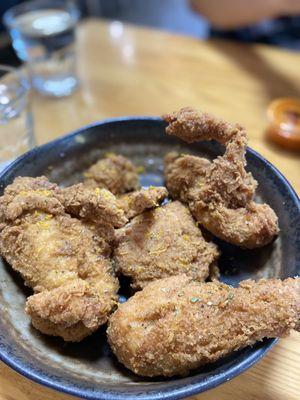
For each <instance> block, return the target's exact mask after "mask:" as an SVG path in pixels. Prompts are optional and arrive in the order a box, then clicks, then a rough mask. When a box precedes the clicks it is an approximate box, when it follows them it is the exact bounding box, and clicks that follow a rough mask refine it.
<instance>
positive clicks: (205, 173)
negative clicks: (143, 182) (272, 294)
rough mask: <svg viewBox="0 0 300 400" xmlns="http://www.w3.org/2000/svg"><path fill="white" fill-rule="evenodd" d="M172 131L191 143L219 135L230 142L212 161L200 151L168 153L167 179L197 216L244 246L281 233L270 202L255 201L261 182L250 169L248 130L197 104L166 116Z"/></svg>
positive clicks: (261, 243)
mask: <svg viewBox="0 0 300 400" xmlns="http://www.w3.org/2000/svg"><path fill="white" fill-rule="evenodd" d="M164 118H165V120H166V121H167V122H168V124H169V125H168V126H167V128H166V132H167V134H169V135H174V136H178V137H179V138H181V139H183V140H185V141H187V142H189V143H191V142H194V141H199V140H212V139H214V140H216V141H218V142H219V143H221V144H222V145H224V146H225V153H224V155H223V156H220V157H217V158H216V159H215V160H213V161H212V162H207V161H204V159H202V158H197V157H195V156H180V157H174V156H172V155H171V156H170V155H169V156H168V157H167V158H166V169H165V173H166V182H167V188H168V190H169V191H170V194H171V195H172V196H174V198H180V199H181V200H183V201H185V202H187V203H188V205H189V207H190V209H191V211H192V214H193V215H194V217H195V218H196V219H197V221H199V223H200V224H202V225H203V226H204V227H205V228H206V229H207V230H209V231H210V232H212V233H213V234H214V235H215V236H217V237H219V238H221V239H223V240H225V241H227V242H229V243H232V244H235V245H238V246H241V247H244V248H249V249H251V248H256V247H261V246H264V245H266V244H267V243H269V242H271V241H272V240H273V238H274V237H275V236H276V235H277V234H278V231H279V228H278V219H277V216H276V214H275V212H274V211H273V210H272V208H271V207H270V206H268V205H267V204H258V203H255V202H254V201H253V195H254V193H255V189H256V186H257V182H256V181H255V180H254V178H253V177H252V175H251V173H248V172H246V170H245V166H246V159H245V151H246V145H247V134H246V131H245V129H244V128H242V127H241V126H240V125H238V124H229V123H227V122H224V121H222V120H220V119H217V118H216V117H214V116H211V115H209V114H205V113H200V112H198V111H195V110H193V109H191V108H183V109H181V110H180V111H179V112H175V113H173V114H171V115H167V116H165V117H164Z"/></svg>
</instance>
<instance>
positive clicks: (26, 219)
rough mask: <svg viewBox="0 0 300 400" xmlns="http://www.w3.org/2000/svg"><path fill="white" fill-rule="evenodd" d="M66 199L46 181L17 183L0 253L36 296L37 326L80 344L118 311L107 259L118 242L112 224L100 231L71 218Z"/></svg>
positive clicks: (31, 308)
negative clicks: (64, 200)
mask: <svg viewBox="0 0 300 400" xmlns="http://www.w3.org/2000/svg"><path fill="white" fill-rule="evenodd" d="M63 193H64V190H63V189H60V188H59V187H58V186H57V185H55V184H52V183H50V182H49V181H48V180H47V178H45V177H40V178H26V177H25V178H16V180H15V181H14V183H13V184H12V185H9V186H8V187H7V188H6V189H5V192H4V195H3V196H2V197H1V198H0V253H1V255H2V256H3V257H4V258H5V259H6V261H7V262H8V263H9V264H11V266H12V268H13V269H14V270H16V271H18V272H19V273H20V274H21V275H22V277H23V278H24V280H25V284H26V285H27V286H30V287H31V288H32V289H33V291H34V294H33V295H32V296H30V297H29V298H28V299H27V303H26V312H27V313H28V314H29V315H30V317H31V319H32V324H33V326H35V327H36V328H37V329H39V330H40V331H41V332H43V333H46V334H48V335H55V336H61V337H62V338H63V339H64V340H66V341H74V342H76V341H80V340H82V339H83V338H84V337H86V336H87V335H89V334H91V333H92V332H94V331H95V330H96V329H97V328H98V327H99V326H100V325H102V324H104V323H105V322H106V321H107V318H108V315H109V314H110V313H111V312H112V311H113V309H114V307H115V305H116V301H117V294H116V293H117V291H118V280H117V279H116V277H115V276H114V274H113V271H112V265H111V261H110V260H109V259H108V256H109V255H110V252H111V242H113V241H114V239H115V238H114V229H113V227H112V225H108V223H107V220H105V221H104V223H103V224H101V223H100V219H98V223H99V226H98V224H97V225H94V224H92V223H91V222H89V221H84V220H83V219H82V220H79V219H77V218H72V217H71V216H70V215H68V214H66V212H65V208H64V204H63V201H62V199H63V198H64V197H63ZM102 200H103V199H101V201H102ZM100 203H101V202H100ZM101 204H102V203H101ZM96 205H97V202H96V203H95V206H96ZM119 211H120V210H119V209H117V210H116V214H115V216H117V215H119ZM103 215H104V214H103ZM123 218H124V215H123ZM106 231H107V232H106Z"/></svg>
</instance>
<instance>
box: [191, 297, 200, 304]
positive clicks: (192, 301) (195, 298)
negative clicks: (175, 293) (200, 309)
mask: <svg viewBox="0 0 300 400" xmlns="http://www.w3.org/2000/svg"><path fill="white" fill-rule="evenodd" d="M190 300H191V303H197V301H199V300H200V299H199V298H198V297H191V299H190Z"/></svg>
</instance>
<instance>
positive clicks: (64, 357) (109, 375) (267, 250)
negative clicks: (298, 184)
mask: <svg viewBox="0 0 300 400" xmlns="http://www.w3.org/2000/svg"><path fill="white" fill-rule="evenodd" d="M174 150H176V151H178V152H180V153H192V154H196V155H201V156H206V157H208V158H214V157H216V156H217V155H219V154H221V153H222V148H221V147H220V146H219V145H217V144H216V143H211V142H202V143H197V144H192V145H185V144H183V143H182V142H179V141H178V140H177V139H175V138H171V137H168V136H166V135H165V134H164V123H163V122H162V121H161V120H160V119H154V118H135V119H134V118H131V119H130V118H128V119H122V120H114V121H106V122H102V123H99V124H95V125H91V126H89V127H86V128H83V129H81V130H80V131H78V132H76V133H75V134H72V135H69V136H67V137H64V138H61V139H59V140H57V141H55V142H52V143H50V144H47V145H44V146H42V147H39V148H37V149H34V150H33V151H31V152H29V153H27V154H26V155H25V156H23V157H21V158H20V159H19V160H17V162H15V163H14V164H13V165H12V166H11V167H9V169H8V170H6V171H5V172H4V173H2V176H1V177H0V187H1V192H0V193H1V194H2V192H3V188H4V187H5V186H6V185H7V184H9V183H11V182H12V181H13V179H14V178H15V177H16V176H19V175H21V176H39V175H46V176H48V177H49V178H50V179H51V180H53V181H55V182H57V183H59V184H61V185H69V184H72V183H75V182H78V181H80V180H81V178H82V171H83V170H85V169H86V168H87V167H88V166H89V165H90V164H91V163H93V162H94V161H96V160H97V159H98V158H100V157H101V156H103V155H104V154H105V153H107V152H115V153H120V154H123V155H125V156H127V157H129V158H130V159H131V160H133V162H134V163H135V164H136V165H138V166H143V167H144V169H145V171H144V172H143V173H142V174H141V183H142V185H144V186H149V185H154V186H157V185H162V184H163V157H164V155H165V154H166V153H167V152H168V151H174ZM247 159H248V167H247V168H248V170H250V171H251V172H252V173H253V175H254V177H255V178H256V179H257V180H258V182H259V188H258V191H257V201H262V202H267V203H269V204H270V205H271V206H272V207H273V209H274V210H275V211H276V213H277V215H278V217H279V224H280V228H281V231H280V234H279V237H278V238H277V240H276V241H275V242H274V243H273V244H270V245H268V246H266V247H264V248H262V249H258V250H252V251H249V250H241V249H239V248H237V247H235V246H231V245H228V244H226V243H224V242H222V241H220V240H216V242H217V243H218V245H219V247H220V249H221V252H222V256H221V259H220V264H219V265H220V269H221V273H222V275H221V280H222V281H224V282H226V283H229V284H232V285H236V284H237V283H238V282H239V281H240V280H243V279H247V278H253V279H258V278H262V277H267V278H269V277H280V278H285V277H288V276H294V275H296V274H297V273H299V254H298V255H297V253H296V252H297V241H298V243H299V240H300V238H299V236H300V234H299V230H298V231H297V226H296V225H297V224H295V221H296V219H297V218H299V203H297V202H298V200H297V196H296V195H295V193H294V192H293V190H292V189H291V188H290V187H289V185H288V183H287V182H286V181H285V180H284V178H283V177H282V176H281V175H280V174H279V173H278V171H276V169H274V167H272V166H271V165H270V164H269V163H267V162H266V161H265V160H263V159H262V158H261V157H260V156H258V155H257V154H256V153H254V152H253V151H251V150H249V151H248V154H247ZM297 257H298V259H297ZM297 268H298V270H297ZM0 282H1V284H0V358H2V359H3V361H5V362H7V363H8V364H9V365H11V366H12V367H13V368H15V369H16V370H18V371H19V372H21V373H22V374H24V375H26V376H28V377H30V378H32V379H34V380H37V381H38V382H40V383H43V384H45V385H48V386H51V387H53V388H56V389H59V390H63V391H66V392H68V393H71V394H75V395H78V396H80V397H87V398H98V399H99V398H103V399H104V398H107V399H114V398H120V399H121V398H122V399H124V398H137V397H140V398H144V399H146V398H147V399H150V398H151V399H154V398H173V399H174V398H181V397H184V396H187V395H191V394H194V393H197V392H200V391H203V390H206V389H208V388H210V387H213V386H216V385H217V384H219V383H221V382H223V381H225V380H228V379H230V378H231V377H233V376H235V375H237V374H238V373H240V372H241V371H242V370H244V369H246V368H247V367H249V366H250V365H251V364H252V363H253V362H255V361H256V360H257V359H258V358H260V357H261V356H262V355H263V354H264V353H265V351H266V350H267V349H268V348H269V347H270V346H271V345H272V343H273V341H272V340H265V341H263V342H261V343H259V344H257V345H255V346H254V347H252V348H246V349H244V350H242V351H240V352H237V353H235V354H234V355H232V356H230V357H227V358H225V359H222V360H220V361H219V362H218V363H215V364H212V365H210V366H207V367H205V368H202V369H201V370H198V371H194V372H193V373H192V374H191V375H190V376H189V377H185V378H174V379H145V378H141V377H138V376H136V375H134V374H132V373H130V371H128V370H126V369H125V368H123V367H122V366H121V365H120V364H119V363H118V362H117V361H116V359H115V358H114V356H113V355H112V354H111V352H110V349H109V347H108V345H107V342H106V334H105V327H103V328H102V329H100V330H99V331H98V332H97V333H95V334H94V335H92V336H91V337H89V338H87V339H85V340H84V341H83V342H81V343H79V344H65V343H64V342H63V341H62V340H60V339H57V338H51V337H47V336H44V335H42V334H40V333H39V332H38V331H36V330H35V329H33V328H32V327H31V325H30V320H29V318H28V317H27V316H26V314H25V312H24V304H25V300H26V296H28V295H29V294H30V293H31V291H30V290H29V289H28V288H25V287H24V285H23V282H22V279H21V278H20V277H19V276H18V275H17V274H15V273H13V272H12V270H11V268H10V267H9V266H8V265H6V264H5V263H4V262H3V261H1V268H0Z"/></svg>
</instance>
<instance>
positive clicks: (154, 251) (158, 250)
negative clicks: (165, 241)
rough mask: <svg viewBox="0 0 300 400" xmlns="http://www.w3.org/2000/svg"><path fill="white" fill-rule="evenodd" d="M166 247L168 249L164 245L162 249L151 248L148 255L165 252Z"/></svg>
mask: <svg viewBox="0 0 300 400" xmlns="http://www.w3.org/2000/svg"><path fill="white" fill-rule="evenodd" d="M167 249H168V248H167V247H164V248H162V249H156V250H152V251H149V254H150V255H152V254H154V255H159V254H162V253H164V252H166V251H167Z"/></svg>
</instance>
